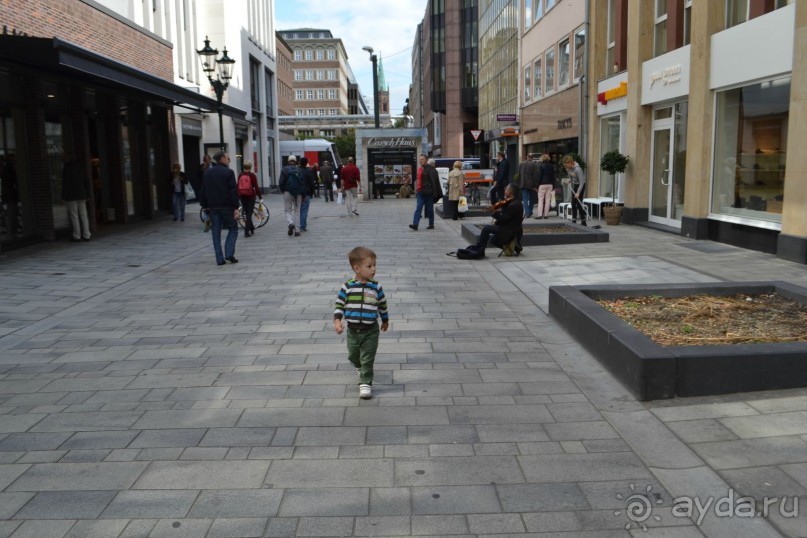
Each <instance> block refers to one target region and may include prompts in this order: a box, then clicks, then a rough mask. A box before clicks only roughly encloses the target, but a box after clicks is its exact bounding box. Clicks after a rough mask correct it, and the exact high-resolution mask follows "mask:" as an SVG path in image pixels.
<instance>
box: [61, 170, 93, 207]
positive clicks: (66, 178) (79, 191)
mask: <svg viewBox="0 0 807 538" xmlns="http://www.w3.org/2000/svg"><path fill="white" fill-rule="evenodd" d="M89 197H90V181H89V179H88V178H87V174H86V170H85V169H84V168H83V167H82V166H81V165H80V164H79V163H78V162H77V161H73V160H70V161H67V162H66V163H64V170H63V171H62V200H65V201H66V202H72V201H74V200H86V199H87V198H89Z"/></svg>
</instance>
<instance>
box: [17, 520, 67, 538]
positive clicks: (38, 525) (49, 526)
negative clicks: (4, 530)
mask: <svg viewBox="0 0 807 538" xmlns="http://www.w3.org/2000/svg"><path fill="white" fill-rule="evenodd" d="M74 524H75V521H73V520H67V521H65V520H51V521H46V520H35V521H24V522H23V523H22V525H20V526H19V527H17V530H15V531H14V534H13V536H14V538H42V537H43V536H47V537H48V538H61V537H62V536H64V535H66V534H67V533H68V532H69V531H70V528H71V527H72V526H73V525H74Z"/></svg>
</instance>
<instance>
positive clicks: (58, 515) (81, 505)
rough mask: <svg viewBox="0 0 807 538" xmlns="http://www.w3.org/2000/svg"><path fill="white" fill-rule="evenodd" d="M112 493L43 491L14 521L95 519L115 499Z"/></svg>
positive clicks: (114, 493)
mask: <svg viewBox="0 0 807 538" xmlns="http://www.w3.org/2000/svg"><path fill="white" fill-rule="evenodd" d="M115 495H116V492H114V491H43V492H40V493H37V494H36V495H35V496H34V498H33V499H31V500H30V501H29V502H28V503H27V504H26V505H25V506H24V507H23V508H22V509H21V510H20V511H19V512H17V513H16V515H15V516H14V517H15V519H95V518H97V517H98V516H99V515H100V514H101V512H103V511H104V508H106V506H107V505H108V504H109V502H110V501H111V500H112V499H113V497H115Z"/></svg>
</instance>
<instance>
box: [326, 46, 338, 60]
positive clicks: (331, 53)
mask: <svg viewBox="0 0 807 538" xmlns="http://www.w3.org/2000/svg"><path fill="white" fill-rule="evenodd" d="M328 59H329V60H335V59H336V49H328Z"/></svg>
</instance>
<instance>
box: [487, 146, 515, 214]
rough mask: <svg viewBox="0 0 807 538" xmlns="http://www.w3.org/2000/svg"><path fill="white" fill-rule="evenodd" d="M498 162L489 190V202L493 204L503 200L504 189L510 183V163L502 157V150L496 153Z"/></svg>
mask: <svg viewBox="0 0 807 538" xmlns="http://www.w3.org/2000/svg"><path fill="white" fill-rule="evenodd" d="M496 159H497V160H498V162H499V164H498V165H497V166H496V174H495V175H494V176H493V179H494V183H493V189H491V191H490V203H491V204H495V203H496V202H498V201H499V200H504V189H505V187H507V185H509V184H510V163H509V162H508V160H507V159H505V158H504V152H502V151H500V152H499V153H498V154H496Z"/></svg>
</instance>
